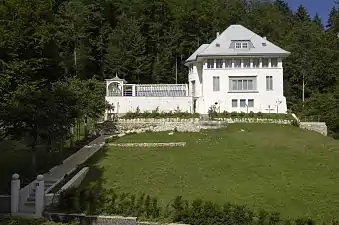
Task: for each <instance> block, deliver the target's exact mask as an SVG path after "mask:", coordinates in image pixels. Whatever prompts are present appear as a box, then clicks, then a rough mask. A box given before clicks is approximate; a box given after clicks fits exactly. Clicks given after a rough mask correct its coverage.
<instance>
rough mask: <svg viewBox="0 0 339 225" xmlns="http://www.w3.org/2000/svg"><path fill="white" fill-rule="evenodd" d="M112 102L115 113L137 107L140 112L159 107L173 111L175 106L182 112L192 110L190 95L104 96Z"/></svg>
mask: <svg viewBox="0 0 339 225" xmlns="http://www.w3.org/2000/svg"><path fill="white" fill-rule="evenodd" d="M106 100H107V101H108V102H109V103H110V104H113V105H114V107H115V110H114V112H115V113H119V114H121V113H127V112H135V111H136V108H137V107H139V109H140V111H141V112H144V111H151V110H155V109H156V108H157V107H159V111H160V112H162V111H163V112H169V111H174V110H176V109H177V107H179V108H180V110H181V111H182V112H186V111H187V112H192V110H193V109H192V97H188V96H187V97H186V96H185V97H130V96H126V97H123V96H115V97H106Z"/></svg>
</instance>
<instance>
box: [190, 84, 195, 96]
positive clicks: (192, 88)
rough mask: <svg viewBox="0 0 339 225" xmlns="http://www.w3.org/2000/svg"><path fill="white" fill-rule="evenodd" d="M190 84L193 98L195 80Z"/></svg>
mask: <svg viewBox="0 0 339 225" xmlns="http://www.w3.org/2000/svg"><path fill="white" fill-rule="evenodd" d="M191 84H192V96H195V80H192V81H191Z"/></svg>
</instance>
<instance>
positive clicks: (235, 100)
mask: <svg viewBox="0 0 339 225" xmlns="http://www.w3.org/2000/svg"><path fill="white" fill-rule="evenodd" d="M231 102H232V103H231V106H232V108H238V99H232V101H231ZM234 102H235V103H236V104H235V106H234V105H233V103H234Z"/></svg>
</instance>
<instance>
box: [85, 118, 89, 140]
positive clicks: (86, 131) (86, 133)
mask: <svg viewBox="0 0 339 225" xmlns="http://www.w3.org/2000/svg"><path fill="white" fill-rule="evenodd" d="M84 129H85V138H84V139H85V140H86V139H87V136H88V127H87V116H85V120H84Z"/></svg>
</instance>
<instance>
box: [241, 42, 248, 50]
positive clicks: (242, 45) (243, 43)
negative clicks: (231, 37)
mask: <svg viewBox="0 0 339 225" xmlns="http://www.w3.org/2000/svg"><path fill="white" fill-rule="evenodd" d="M244 45H246V47H244ZM241 47H242V48H243V49H248V42H246V41H244V42H242V43H241Z"/></svg>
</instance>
